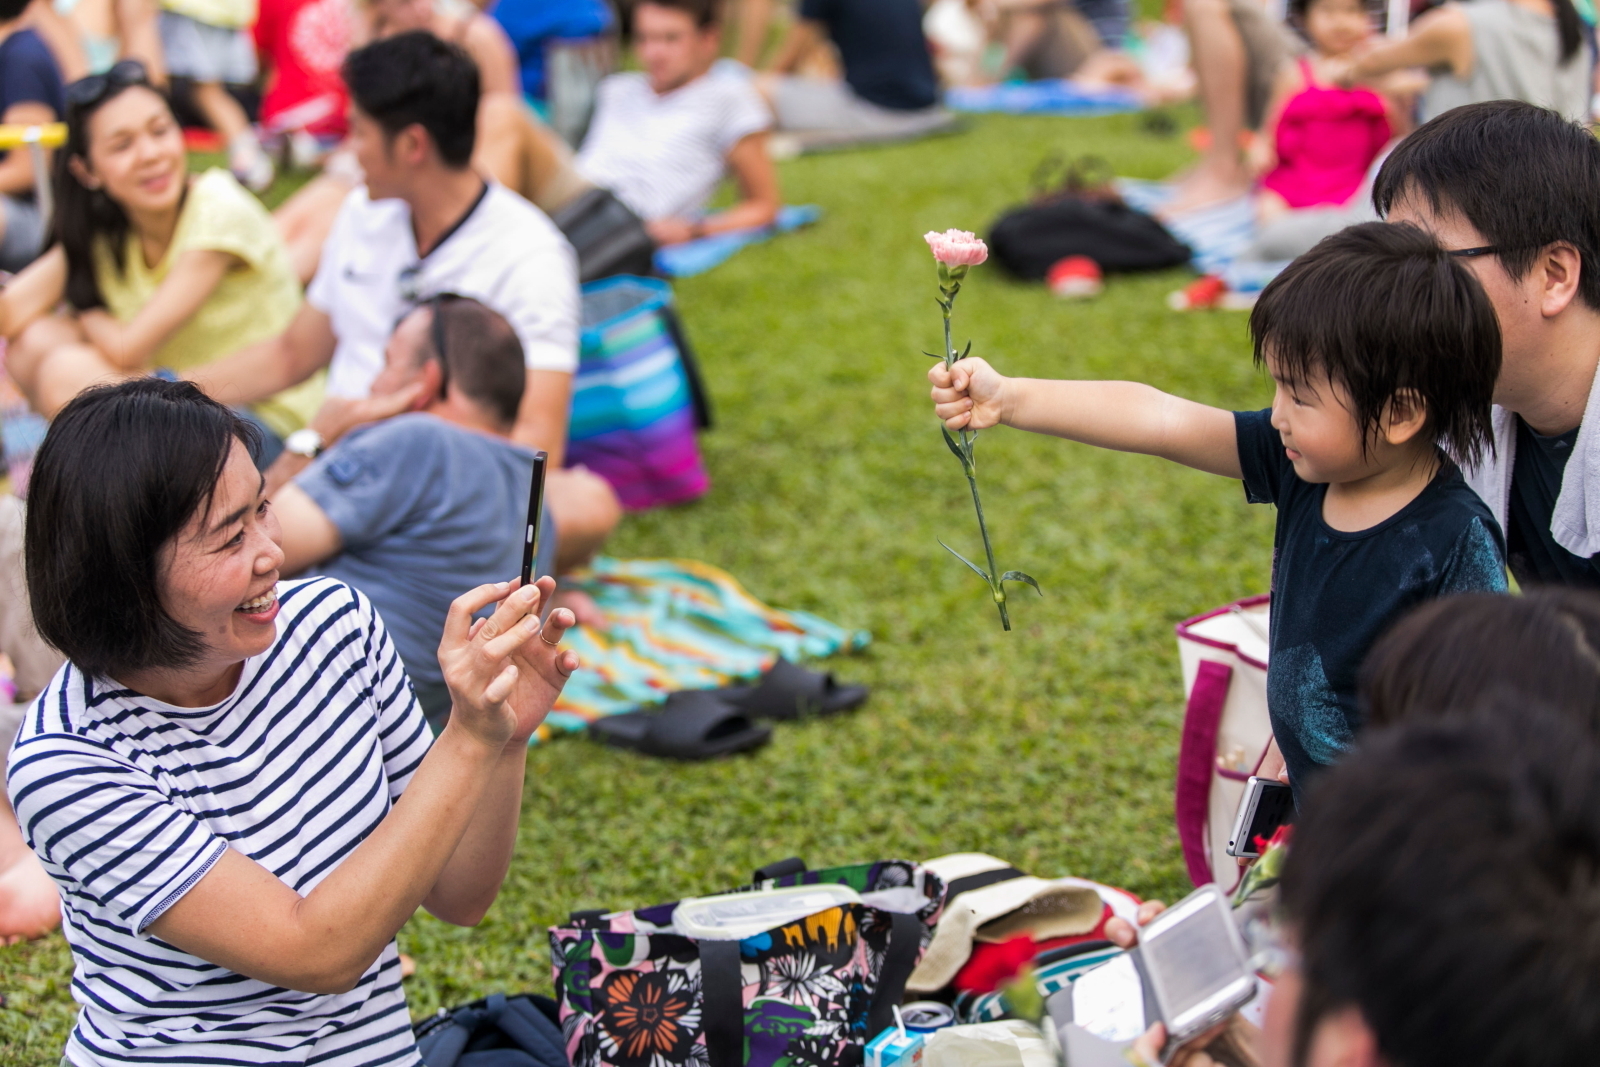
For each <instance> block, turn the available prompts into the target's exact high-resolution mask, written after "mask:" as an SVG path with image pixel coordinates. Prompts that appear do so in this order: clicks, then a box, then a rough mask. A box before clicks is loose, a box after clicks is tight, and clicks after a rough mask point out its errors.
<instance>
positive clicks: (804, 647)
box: [533, 557, 870, 742]
mask: <svg viewBox="0 0 1600 1067" xmlns="http://www.w3.org/2000/svg"><path fill="white" fill-rule="evenodd" d="M569 584H570V585H571V586H572V587H574V588H576V589H580V590H582V591H583V592H585V593H587V594H589V596H591V597H593V598H594V600H595V603H596V604H598V605H599V607H600V610H601V611H602V612H604V613H605V616H606V619H607V620H608V624H607V626H606V628H605V629H604V630H603V631H600V630H595V629H592V628H590V627H585V626H574V627H573V628H572V629H571V630H568V631H567V636H566V638H565V642H566V645H567V647H569V648H571V649H572V650H573V651H574V652H576V653H577V654H578V658H579V660H580V661H581V662H582V664H583V669H582V670H580V671H578V672H577V673H576V674H574V675H573V676H572V678H571V680H569V681H568V682H567V685H566V688H565V689H564V690H563V691H562V693H561V697H560V699H558V700H557V701H556V706H555V710H554V711H552V712H551V713H550V717H549V718H547V719H546V720H545V721H544V724H543V725H541V726H540V727H539V731H538V733H536V734H535V735H534V738H533V740H534V741H535V742H537V741H540V740H549V739H550V738H551V737H553V736H555V735H556V734H559V733H568V732H573V731H577V730H582V729H583V728H584V727H585V726H587V725H588V724H589V723H591V722H593V721H594V720H596V719H599V718H601V717H603V716H606V715H615V714H617V713H619V712H624V711H633V710H635V709H636V708H640V707H648V706H650V705H654V704H659V703H661V702H662V701H664V700H666V699H667V696H668V695H669V694H671V693H673V692H675V691H677V690H680V689H715V688H719V687H721V686H724V685H729V684H732V683H734V682H736V681H742V680H750V679H753V678H755V677H757V676H758V675H759V674H760V673H761V672H762V671H764V670H766V668H767V667H769V666H771V665H772V663H773V661H774V660H775V659H776V658H777V657H778V656H783V657H784V658H785V659H788V660H791V661H794V662H798V661H800V660H803V659H815V658H820V657H823V656H831V655H833V654H834V653H836V652H853V651H856V650H858V649H861V648H865V647H866V645H867V642H868V641H869V640H870V638H869V635H868V634H867V632H866V631H865V630H849V629H846V628H844V627H842V626H838V625H836V624H834V623H831V622H829V621H827V620H826V619H822V618H819V617H818V616H816V615H812V614H810V613H808V612H804V611H781V610H779V609H777V608H771V607H768V606H767V605H765V604H763V603H762V602H761V601H759V600H757V599H756V598H755V597H753V596H751V595H750V594H749V593H748V592H747V591H746V590H745V588H744V587H743V586H742V585H740V584H739V582H738V580H737V579H735V578H734V577H733V576H732V575H731V574H729V573H727V572H726V571H723V570H720V569H718V568H716V567H713V566H711V565H710V564H709V563H700V562H697V561H695V560H686V559H628V560H622V559H610V558H607V557H600V558H599V559H596V560H595V561H594V564H593V565H592V566H591V567H590V569H589V570H588V571H586V572H583V573H581V574H579V575H576V576H575V577H574V578H573V579H572V580H571V581H570V583H569Z"/></svg>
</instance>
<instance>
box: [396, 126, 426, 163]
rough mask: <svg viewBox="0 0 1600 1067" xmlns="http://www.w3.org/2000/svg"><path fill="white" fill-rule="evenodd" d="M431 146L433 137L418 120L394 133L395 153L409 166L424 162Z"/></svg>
mask: <svg viewBox="0 0 1600 1067" xmlns="http://www.w3.org/2000/svg"><path fill="white" fill-rule="evenodd" d="M432 147H433V139H432V138H430V137H429V136H428V131H427V130H426V129H425V128H424V127H423V126H422V124H421V123H419V122H413V123H412V124H411V125H409V126H407V127H406V128H405V129H403V130H401V131H400V132H399V133H397V134H395V135H394V148H395V154H396V155H397V156H399V157H400V161H401V162H402V163H405V164H407V165H409V166H413V167H417V166H421V165H422V164H423V163H425V162H426V161H427V159H428V151H429V150H430V149H431V148H432Z"/></svg>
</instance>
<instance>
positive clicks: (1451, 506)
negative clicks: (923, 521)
mask: <svg viewBox="0 0 1600 1067" xmlns="http://www.w3.org/2000/svg"><path fill="white" fill-rule="evenodd" d="M1250 330H1251V333H1252V335H1253V337H1254V340H1255V358H1256V362H1257V363H1258V364H1261V365H1264V366H1265V367H1266V368H1267V370H1268V371H1269V372H1270V373H1271V374H1272V378H1273V381H1274V382H1275V383H1276V386H1277V389H1276V392H1275V394H1274V396H1273V402H1272V407H1271V409H1269V410H1267V411H1241V412H1229V411H1224V410H1222V409H1220V408H1213V407H1207V406H1205V405H1202V404H1197V403H1194V402H1192V401H1188V400H1182V399H1180V398H1178V397H1175V396H1169V395H1167V394H1165V393H1161V392H1158V391H1157V390H1155V389H1153V388H1151V387H1150V386H1147V385H1140V384H1137V383H1133V382H1068V381H1043V380H1036V379H1026V378H1006V377H1003V376H1002V375H1000V374H999V373H998V372H996V371H995V370H994V369H993V368H992V367H990V366H989V365H988V364H987V363H985V362H984V361H983V360H981V359H977V358H971V359H964V360H961V361H960V362H958V363H956V364H955V366H954V367H952V368H950V369H948V370H947V369H946V368H945V366H944V364H942V363H940V364H938V365H936V366H935V367H934V369H933V370H932V371H930V372H929V375H928V376H929V378H930V379H931V380H932V382H933V386H934V388H933V400H934V404H935V409H934V410H935V411H936V412H937V413H938V415H939V417H940V418H942V419H944V420H945V425H946V426H948V427H949V428H950V429H952V430H956V429H970V430H981V429H985V428H987V427H990V426H995V425H998V424H1001V423H1004V424H1005V425H1008V426H1015V427H1017V428H1019V429H1024V430H1032V431H1034V432H1037V433H1048V434H1053V435H1055V436H1057V437H1065V438H1067V439H1069V440H1074V441H1081V442H1084V443H1085V444H1091V445H1096V446H1099V447H1101V448H1112V449H1117V450H1119V451H1123V452H1143V453H1146V454H1148V455H1154V456H1161V457H1163V458H1165V459H1170V460H1174V461H1176V462H1178V463H1183V464H1185V465H1187V466H1190V467H1195V468H1197V469H1199V470H1203V471H1209V472H1210V473H1212V474H1220V475H1222V476H1224V477H1227V478H1240V479H1242V480H1243V481H1244V486H1245V495H1246V497H1247V498H1248V499H1249V500H1250V501H1252V502H1254V503H1273V504H1276V505H1277V507H1278V519H1277V531H1276V534H1275V536H1274V549H1273V568H1272V570H1273V574H1272V597H1273V600H1272V622H1271V635H1270V643H1269V645H1270V650H1271V651H1270V657H1269V659H1268V666H1267V704H1268V708H1269V710H1270V712H1271V716H1272V729H1273V734H1274V737H1275V739H1276V742H1277V746H1278V748H1279V749H1280V750H1281V754H1282V759H1283V762H1284V764H1285V765H1286V767H1287V770H1288V775H1289V784H1290V785H1291V786H1292V787H1293V788H1294V790H1295V798H1296V803H1298V802H1299V800H1300V798H1301V796H1302V791H1303V790H1304V788H1305V786H1306V784H1307V780H1308V779H1309V778H1310V777H1311V776H1312V775H1314V774H1315V772H1316V771H1317V770H1319V769H1320V768H1321V767H1324V766H1326V765H1328V764H1330V763H1332V762H1334V761H1335V760H1336V759H1337V758H1338V757H1339V755H1340V753H1341V752H1342V751H1343V750H1344V749H1345V748H1346V747H1347V746H1348V744H1349V743H1350V741H1351V739H1352V738H1353V737H1354V735H1355V732H1356V730H1357V729H1358V728H1359V726H1360V725H1361V715H1360V711H1359V706H1358V703H1357V696H1356V683H1357V676H1358V674H1359V671H1360V667H1361V661H1362V659H1363V658H1364V657H1365V656H1366V654H1367V650H1368V649H1369V648H1371V646H1372V645H1373V643H1374V642H1375V641H1376V640H1377V638H1378V637H1379V635H1381V634H1382V633H1383V632H1384V631H1385V630H1387V629H1388V628H1389V627H1390V626H1391V625H1392V624H1393V623H1394V622H1395V621H1396V620H1397V619H1399V618H1400V616H1402V615H1403V614H1405V613H1406V612H1407V611H1408V610H1409V609H1410V608H1412V607H1414V606H1416V605H1417V604H1420V603H1422V602H1423V601H1427V600H1432V599H1434V598H1437V597H1441V596H1446V595H1449V594H1453V593H1465V592H1475V591H1476V592H1504V591H1505V589H1506V577H1505V562H1504V553H1505V546H1504V541H1503V539H1502V537H1501V533H1500V529H1499V527H1498V526H1497V525H1496V523H1495V521H1494V518H1493V516H1492V515H1491V514H1490V512H1489V509H1488V508H1487V507H1486V506H1485V505H1484V503H1483V501H1482V500H1480V499H1479V498H1478V496H1477V494H1476V493H1474V492H1473V491H1472V490H1471V489H1470V488H1469V487H1468V486H1467V483H1466V481H1465V480H1464V479H1463V478H1462V476H1461V471H1460V469H1459V468H1458V467H1457V463H1458V462H1464V461H1473V460H1475V459H1476V457H1478V456H1479V455H1480V454H1481V453H1482V451H1483V450H1484V449H1485V448H1486V447H1489V446H1490V445H1489V443H1490V428H1489V406H1490V399H1491V397H1492V395H1493V392H1494V383H1495V378H1496V376H1497V375H1498V374H1499V371H1500V328H1499V323H1498V321H1497V320H1496V318H1495V313H1494V309H1493V307H1492V306H1491V305H1490V303H1489V299H1488V297H1487V296H1486V295H1485V294H1484V291H1483V289H1482V287H1481V286H1480V285H1479V284H1478V282H1477V280H1476V279H1475V278H1474V277H1473V276H1472V273H1471V272H1470V271H1468V270H1466V269H1465V268H1464V267H1462V266H1461V265H1460V264H1459V263H1458V262H1456V260H1455V259H1453V258H1451V256H1450V255H1449V253H1447V252H1446V251H1444V250H1443V249H1441V248H1440V247H1439V246H1438V244H1437V243H1436V242H1435V241H1434V239H1433V238H1432V237H1431V236H1430V235H1428V234H1426V233H1424V232H1423V231H1421V230H1419V229H1416V228H1414V227H1410V226H1402V225H1386V224H1383V223H1367V224H1363V225H1360V226H1352V227H1351V228H1350V229H1348V230H1345V231H1343V232H1341V233H1338V234H1335V235H1333V236H1332V237H1329V238H1326V239H1325V240H1323V241H1322V242H1321V243H1320V244H1318V245H1317V246H1316V247H1315V248H1313V249H1312V250H1311V251H1310V252H1307V253H1306V254H1305V255H1303V256H1301V257H1300V258H1299V259H1297V260H1295V261H1294V262H1293V263H1292V264H1290V265H1289V267H1288V268H1287V269H1285V270H1284V272H1283V273H1282V274H1280V275H1278V277H1277V278H1275V279H1274V280H1273V281H1272V282H1271V284H1269V285H1268V286H1267V287H1266V288H1265V289H1264V290H1263V291H1262V293H1261V298H1260V300H1259V301H1257V303H1256V306H1255V309H1254V310H1253V311H1252V312H1251V315H1250ZM1274 762H1275V761H1274ZM1259 773H1261V774H1264V775H1272V774H1275V773H1277V767H1276V766H1268V767H1263V768H1262V770H1261V771H1260V772H1259Z"/></svg>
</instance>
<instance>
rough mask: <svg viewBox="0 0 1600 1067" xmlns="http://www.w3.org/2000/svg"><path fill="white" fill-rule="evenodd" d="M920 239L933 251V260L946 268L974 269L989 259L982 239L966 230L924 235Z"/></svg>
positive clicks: (987, 250) (987, 247) (987, 249)
mask: <svg viewBox="0 0 1600 1067" xmlns="http://www.w3.org/2000/svg"><path fill="white" fill-rule="evenodd" d="M922 239H923V240H924V241H927V242H928V247H929V248H931V249H933V258H934V259H936V260H938V261H939V262H940V263H943V264H944V265H945V266H947V267H976V266H977V265H978V264H979V263H982V262H983V261H984V260H986V259H988V258H989V246H988V245H986V244H984V243H983V238H981V237H979V236H978V235H977V234H975V233H968V232H967V231H966V230H946V231H944V232H943V233H932V232H930V233H925V234H923V235H922Z"/></svg>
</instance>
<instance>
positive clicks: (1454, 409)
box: [1250, 222, 1500, 465]
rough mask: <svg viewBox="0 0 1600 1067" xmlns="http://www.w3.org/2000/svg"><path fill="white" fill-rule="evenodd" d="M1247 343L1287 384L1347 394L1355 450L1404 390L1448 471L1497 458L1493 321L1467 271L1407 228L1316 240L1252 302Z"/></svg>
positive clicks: (1364, 229) (1357, 229) (1360, 230)
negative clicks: (1320, 380)
mask: <svg viewBox="0 0 1600 1067" xmlns="http://www.w3.org/2000/svg"><path fill="white" fill-rule="evenodd" d="M1250 333H1251V335H1252V337H1253V338H1254V340H1255V358H1256V364H1257V365H1258V366H1265V365H1266V361H1267V357H1268V356H1269V355H1270V356H1271V358H1272V361H1273V362H1274V363H1275V364H1276V371H1277V374H1278V376H1279V377H1281V378H1282V379H1284V380H1285V381H1288V382H1291V383H1302V382H1307V381H1309V380H1311V379H1313V378H1316V377H1318V376H1321V375H1326V376H1327V377H1328V379H1329V380H1330V381H1333V382H1336V383H1337V384H1339V385H1341V386H1343V387H1344V389H1345V390H1346V392H1348V393H1349V395H1350V405H1351V414H1353V415H1354V416H1355V419H1356V424H1357V425H1358V426H1359V427H1360V428H1361V434H1362V448H1363V449H1365V448H1366V447H1367V446H1368V445H1369V444H1370V443H1371V442H1372V441H1373V440H1374V438H1375V436H1376V434H1377V432H1378V429H1379V426H1380V423H1381V421H1382V419H1383V415H1384V412H1385V409H1386V408H1387V407H1388V405H1389V403H1390V401H1391V400H1393V399H1394V398H1395V397H1396V395H1398V394H1399V393H1401V392H1403V391H1408V390H1409V391H1411V392H1413V393H1415V394H1416V396H1417V397H1418V398H1419V399H1420V400H1421V401H1422V403H1423V405H1424V406H1425V408H1426V410H1427V417H1428V424H1427V433H1428V434H1429V436H1430V437H1431V438H1432V439H1433V441H1434V442H1435V443H1436V444H1438V445H1439V446H1440V447H1441V448H1442V449H1444V450H1445V451H1446V452H1447V453H1448V454H1449V455H1450V456H1451V458H1453V459H1454V460H1456V462H1458V463H1461V464H1464V465H1471V464H1475V463H1476V462H1477V461H1478V460H1479V459H1481V458H1482V456H1483V453H1484V451H1485V450H1486V449H1493V447H1494V443H1493V438H1492V436H1491V433H1490V427H1489V407H1490V403H1491V399H1492V397H1493V395H1494V383H1495V379H1496V378H1497V377H1498V376H1499V374H1500V323H1499V320H1498V319H1496V318H1495V313H1494V307H1493V305H1491V304H1490V303H1489V298H1488V296H1487V295H1486V294H1485V293H1484V291H1483V287H1482V286H1481V285H1479V284H1478V280H1477V279H1476V278H1474V277H1473V276H1472V272H1471V271H1469V270H1467V269H1466V268H1465V267H1463V266H1462V265H1461V264H1460V263H1458V262H1456V261H1455V259H1454V258H1453V257H1451V256H1450V255H1449V254H1448V253H1447V252H1445V251H1444V249H1442V248H1440V247H1439V244H1438V242H1437V241H1435V240H1434V239H1433V237H1432V236H1431V235H1430V234H1428V233H1426V232H1424V231H1422V230H1420V229H1418V228H1416V227H1415V226H1407V225H1401V224H1388V223H1382V222H1364V223H1361V224H1360V225H1358V226H1351V227H1350V228H1349V229H1347V230H1342V231H1340V232H1339V233H1336V234H1334V235H1333V236H1331V237H1325V238H1323V239H1322V240H1321V241H1319V242H1318V243H1317V246H1316V247H1315V248H1313V249H1312V250H1311V251H1309V252H1307V253H1306V254H1305V255H1303V256H1301V257H1300V258H1299V259H1297V260H1295V261H1294V262H1293V263H1291V264H1289V266H1288V267H1287V268H1286V269H1285V270H1284V272H1283V273H1282V274H1280V275H1278V276H1277V277H1276V278H1274V279H1273V280H1272V281H1271V282H1270V283H1269V284H1268V285H1267V287H1266V288H1265V289H1263V290H1262V291H1261V297H1260V299H1259V300H1257V301H1256V306H1255V309H1254V310H1253V311H1252V312H1251V313H1250Z"/></svg>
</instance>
